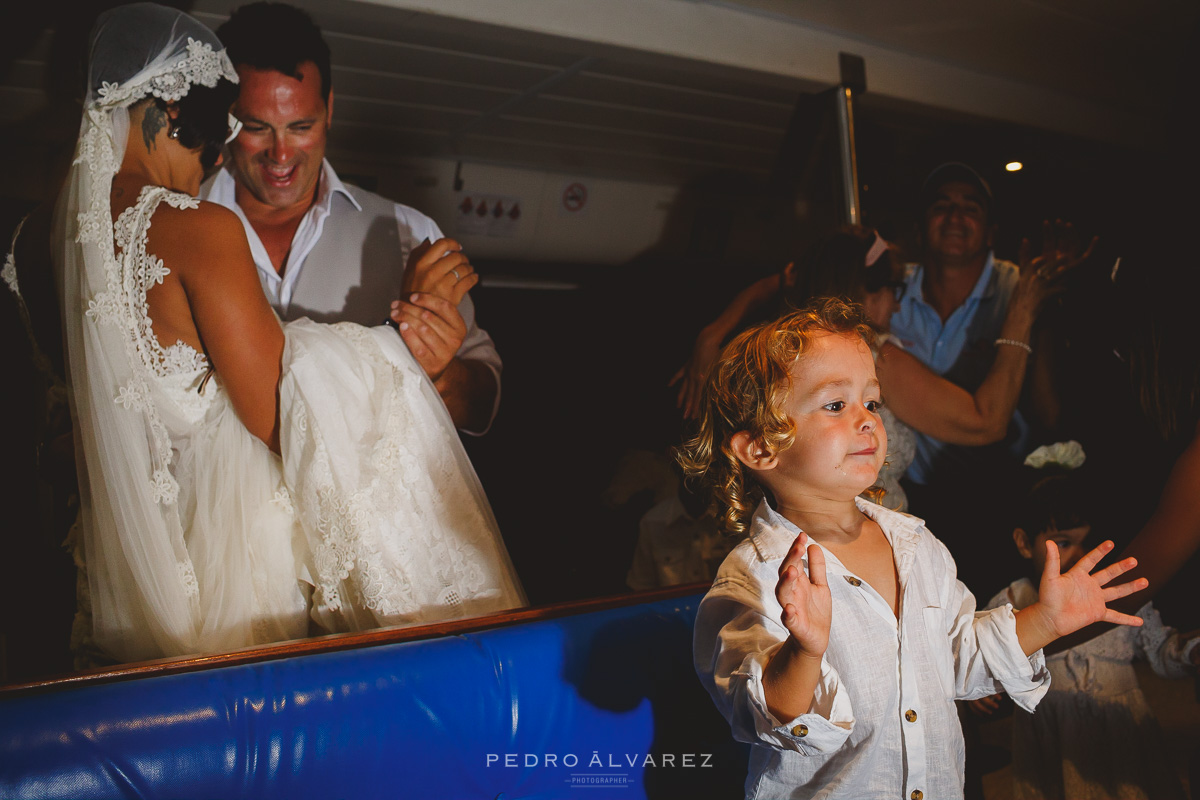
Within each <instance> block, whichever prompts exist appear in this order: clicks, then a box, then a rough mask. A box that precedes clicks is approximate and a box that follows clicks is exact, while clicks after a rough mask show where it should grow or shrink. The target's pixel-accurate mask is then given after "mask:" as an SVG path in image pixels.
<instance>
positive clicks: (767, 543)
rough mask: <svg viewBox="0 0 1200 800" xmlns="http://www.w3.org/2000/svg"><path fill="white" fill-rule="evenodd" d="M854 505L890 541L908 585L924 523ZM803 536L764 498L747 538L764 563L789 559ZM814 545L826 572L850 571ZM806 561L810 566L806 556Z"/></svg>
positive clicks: (865, 504)
mask: <svg viewBox="0 0 1200 800" xmlns="http://www.w3.org/2000/svg"><path fill="white" fill-rule="evenodd" d="M854 503H855V505H856V506H857V507H858V510H859V511H861V512H862V513H863V514H865V515H867V516H868V517H870V518H871V519H872V520H874V521H875V522H876V523H878V524H879V527H880V529H881V530H882V531H883V535H884V536H886V537H887V540H888V542H889V543H890V544H891V546H892V553H893V554H894V557H895V559H896V571H897V572H898V573H899V575H900V580H901V582H902V583H904V582H906V579H907V577H908V572H909V569H910V568H911V567H912V563H913V559H914V558H915V557H916V551H917V545H918V544H919V543H920V541H921V535H922V533H923V532H924V531H925V520H923V519H920V518H919V517H914V516H912V515H910V514H904V513H901V512H899V511H892V510H891V509H889V508H884V507H883V506H881V505H878V504H876V503H872V502H871V501H869V500H864V499H863V498H861V497H856V498H854ZM800 533H801V530H800V528H798V527H796V525H795V524H794V523H793V522H792V521H791V520H789V519H788V518H787V517H785V516H783V515H782V514H780V513H779V512H778V511H776V510H775V509H773V508H771V506H770V504H769V503H768V502H767V501H766V499H765V498H764V499H763V500H761V501H760V502H759V504H758V508H757V509H756V510H755V512H754V518H753V519H752V520H751V523H750V534H749V537H748V538H749V539H750V544H751V545H752V546H753V547H754V551H755V552H756V553H757V554H758V557H759V559H760V560H762V561H764V562H765V561H779V560H782V559H783V558H785V557H786V556H787V553H788V550H789V549H790V548H791V546H792V543H793V542H794V541H796V537H797V536H799V535H800ZM814 544H816V545H817V546H818V547H820V548H821V551H822V552H823V553H824V554H825V569H826V571H827V572H831V573H833V574H835V575H846V574H848V573H849V570H847V569H846V567H845V566H844V565H843V564H842V562H841V561H839V560H838V558H837V556H835V555H834V554H833V553H831V552H829V549H828V548H827V547H825V546H824V545H822V544H821V543H820V542H814ZM804 561H805V562H806V563H807V561H808V558H807V556H806V557H805V558H804Z"/></svg>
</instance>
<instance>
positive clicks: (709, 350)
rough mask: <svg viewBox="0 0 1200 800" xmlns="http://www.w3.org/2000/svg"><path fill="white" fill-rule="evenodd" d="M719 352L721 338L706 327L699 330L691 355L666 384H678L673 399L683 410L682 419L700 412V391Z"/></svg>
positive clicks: (693, 416) (677, 406)
mask: <svg viewBox="0 0 1200 800" xmlns="http://www.w3.org/2000/svg"><path fill="white" fill-rule="evenodd" d="M720 354H721V339H720V337H718V336H714V335H713V334H712V333H711V332H710V330H709V329H708V328H705V329H704V330H702V331H700V335H699V336H697V337H696V345H695V347H693V348H692V356H691V358H689V359H688V361H687V363H686V364H684V365H683V366H682V367H680V368H679V371H678V372H676V373H675V375H674V377H672V378H671V382H670V383H668V384H667V386H674V385H675V384H677V383H678V384H679V394H678V396H677V397H676V399H675V407H676V408H679V409H682V410H683V418H684V419H695V418H696V417H697V416H699V414H700V392H701V390H702V389H703V388H704V382H705V381H706V380H708V373H709V371H710V370H711V369H712V367H713V364H715V363H716V361H717V356H719V355H720Z"/></svg>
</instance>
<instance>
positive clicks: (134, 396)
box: [113, 384, 147, 411]
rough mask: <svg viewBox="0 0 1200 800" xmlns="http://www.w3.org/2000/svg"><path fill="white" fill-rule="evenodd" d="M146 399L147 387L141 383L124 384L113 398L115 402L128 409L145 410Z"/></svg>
mask: <svg viewBox="0 0 1200 800" xmlns="http://www.w3.org/2000/svg"><path fill="white" fill-rule="evenodd" d="M146 399H147V398H146V388H145V387H144V386H141V385H139V384H131V385H129V386H122V387H121V388H120V389H118V390H117V396H116V397H115V398H113V400H114V402H116V403H117V404H118V405H121V406H123V407H124V408H125V410H126V411H145V410H146Z"/></svg>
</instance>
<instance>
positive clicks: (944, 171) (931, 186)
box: [921, 161, 995, 208]
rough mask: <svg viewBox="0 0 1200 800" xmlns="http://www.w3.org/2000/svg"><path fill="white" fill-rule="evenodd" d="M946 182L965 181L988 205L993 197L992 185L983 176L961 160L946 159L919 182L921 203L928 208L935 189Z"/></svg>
mask: <svg viewBox="0 0 1200 800" xmlns="http://www.w3.org/2000/svg"><path fill="white" fill-rule="evenodd" d="M947 183H966V184H969V185H971V186H974V187H975V188H976V189H978V190H979V191H980V192H981V193H982V194H983V196H984V198H985V199H986V200H987V203H988V205H989V206H990V205H991V204H992V201H993V200H994V199H995V198H994V197H993V196H992V187H991V186H989V185H988V182H987V181H985V180H984V179H983V176H982V175H980V174H979V173H978V172H976V171H975V170H974V169H972V168H971V167H970V166H968V165H966V164H964V163H962V162H961V161H947V162H946V163H945V164H940V165H938V166H936V167H934V168H933V171H932V172H930V173H929V176H928V177H927V178H925V182H924V183H922V184H921V204H922V206H923V207H925V208H928V207H929V204H930V203H932V202H933V200H934V198H935V196H936V195H937V190H938V189H940V188H942V187H943V186H945V185H946V184H947Z"/></svg>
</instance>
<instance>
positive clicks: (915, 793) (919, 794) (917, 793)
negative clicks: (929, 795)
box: [909, 789, 925, 800]
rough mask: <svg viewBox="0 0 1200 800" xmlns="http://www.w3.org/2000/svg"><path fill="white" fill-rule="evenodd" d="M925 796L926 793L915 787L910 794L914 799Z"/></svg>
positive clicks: (917, 799) (919, 799)
mask: <svg viewBox="0 0 1200 800" xmlns="http://www.w3.org/2000/svg"><path fill="white" fill-rule="evenodd" d="M924 796H925V793H924V792H922V791H921V790H920V789H913V790H912V794H910V795H909V797H911V798H912V800H921V798H922V797H924Z"/></svg>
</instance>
